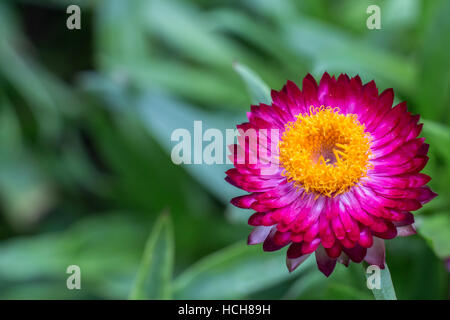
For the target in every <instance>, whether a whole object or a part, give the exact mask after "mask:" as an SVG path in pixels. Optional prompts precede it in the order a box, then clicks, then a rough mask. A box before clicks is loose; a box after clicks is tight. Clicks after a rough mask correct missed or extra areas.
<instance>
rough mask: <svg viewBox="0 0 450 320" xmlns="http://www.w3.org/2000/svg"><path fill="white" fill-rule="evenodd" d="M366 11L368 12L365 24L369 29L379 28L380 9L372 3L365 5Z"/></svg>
mask: <svg viewBox="0 0 450 320" xmlns="http://www.w3.org/2000/svg"><path fill="white" fill-rule="evenodd" d="M366 13H368V14H370V16H369V17H368V18H367V21H366V26H367V28H368V29H369V30H374V29H377V30H379V29H381V9H380V7H379V6H377V5H375V4H373V5H370V6H368V7H367V10H366Z"/></svg>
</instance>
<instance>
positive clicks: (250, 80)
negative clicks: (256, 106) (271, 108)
mask: <svg viewBox="0 0 450 320" xmlns="http://www.w3.org/2000/svg"><path fill="white" fill-rule="evenodd" d="M233 68H234V70H236V72H237V73H238V74H239V75H240V76H241V77H242V80H244V82H245V84H246V85H247V89H248V91H249V94H250V96H251V99H252V102H253V103H266V104H270V103H271V101H272V98H271V96H270V89H269V87H268V86H267V85H266V84H265V83H264V81H263V80H261V78H260V77H259V76H258V75H257V74H256V73H254V72H253V71H252V70H250V69H249V68H248V67H246V66H244V65H242V64H240V63H238V62H235V63H234V64H233Z"/></svg>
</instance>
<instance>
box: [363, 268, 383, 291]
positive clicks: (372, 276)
mask: <svg viewBox="0 0 450 320" xmlns="http://www.w3.org/2000/svg"><path fill="white" fill-rule="evenodd" d="M366 274H367V288H369V289H370V290H373V289H378V290H379V289H381V271H380V267H379V266H377V265H370V266H368V267H367V270H366Z"/></svg>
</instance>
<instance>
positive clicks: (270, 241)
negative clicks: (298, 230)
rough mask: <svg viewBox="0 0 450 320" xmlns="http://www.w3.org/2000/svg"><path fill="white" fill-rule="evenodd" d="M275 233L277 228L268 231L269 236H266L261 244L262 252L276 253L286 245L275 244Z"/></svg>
mask: <svg viewBox="0 0 450 320" xmlns="http://www.w3.org/2000/svg"><path fill="white" fill-rule="evenodd" d="M276 232H277V228H275V227H274V228H272V230H271V231H270V233H269V235H268V236H267V238H266V240H264V243H263V250H264V251H276V250H279V249H281V248H283V247H284V246H285V245H286V244H287V243H286V244H282V245H280V244H277V243H276V242H275V234H276Z"/></svg>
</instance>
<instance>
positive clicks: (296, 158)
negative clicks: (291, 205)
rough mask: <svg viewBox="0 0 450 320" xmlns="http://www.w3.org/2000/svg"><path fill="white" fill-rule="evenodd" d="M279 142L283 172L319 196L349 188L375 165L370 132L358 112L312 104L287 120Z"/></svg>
mask: <svg viewBox="0 0 450 320" xmlns="http://www.w3.org/2000/svg"><path fill="white" fill-rule="evenodd" d="M285 129H286V130H285V131H284V133H283V135H282V137H281V140H280V142H279V144H278V146H279V151H280V153H279V156H280V159H279V160H280V164H281V166H282V167H283V168H284V171H283V175H284V176H285V177H287V179H288V181H293V182H294V183H295V185H296V186H298V187H301V188H303V189H305V190H306V192H315V193H317V196H319V195H324V196H327V197H332V196H336V195H338V194H340V193H343V192H346V191H348V190H349V189H350V188H351V187H352V186H354V185H355V184H356V183H358V181H359V180H360V179H361V178H362V177H365V176H366V175H367V170H368V169H370V168H372V165H371V164H370V163H369V158H370V157H371V155H372V153H371V151H370V143H371V136H370V134H369V133H366V132H365V127H364V125H362V124H361V123H359V121H358V119H357V116H356V115H355V114H347V115H344V114H340V113H339V109H338V108H334V109H333V108H331V107H326V108H325V107H324V106H321V107H319V108H314V107H313V106H311V108H310V112H309V114H307V113H306V114H299V115H298V116H297V120H296V121H294V122H289V123H287V124H286V127H285Z"/></svg>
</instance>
